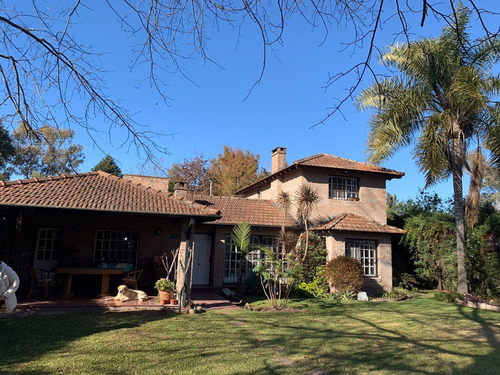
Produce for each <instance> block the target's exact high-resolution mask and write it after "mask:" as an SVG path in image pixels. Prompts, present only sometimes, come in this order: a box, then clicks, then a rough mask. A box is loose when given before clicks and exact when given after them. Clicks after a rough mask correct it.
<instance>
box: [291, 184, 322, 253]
mask: <svg viewBox="0 0 500 375" xmlns="http://www.w3.org/2000/svg"><path fill="white" fill-rule="evenodd" d="M319 199H320V197H319V194H318V192H317V190H316V189H315V188H313V187H312V185H310V184H307V183H303V184H302V185H300V186H299V187H298V188H297V190H296V191H295V194H294V195H293V201H294V203H295V204H296V205H297V213H298V215H299V219H300V222H301V224H302V225H304V230H305V235H306V240H305V250H304V256H303V257H302V262H304V261H305V260H306V258H307V247H308V245H309V220H310V216H311V213H312V210H313V209H314V206H316V204H317V203H318V201H319Z"/></svg>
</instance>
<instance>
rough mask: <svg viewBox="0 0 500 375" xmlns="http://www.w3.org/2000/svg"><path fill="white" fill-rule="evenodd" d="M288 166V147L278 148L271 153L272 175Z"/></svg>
mask: <svg viewBox="0 0 500 375" xmlns="http://www.w3.org/2000/svg"><path fill="white" fill-rule="evenodd" d="M286 166H287V164H286V147H276V148H275V149H274V150H273V151H271V173H274V172H277V171H279V170H280V169H283V168H285V167H286Z"/></svg>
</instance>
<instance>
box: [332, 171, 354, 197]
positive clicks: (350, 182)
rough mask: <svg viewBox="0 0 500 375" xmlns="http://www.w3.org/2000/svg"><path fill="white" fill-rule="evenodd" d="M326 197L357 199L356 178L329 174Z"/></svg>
mask: <svg viewBox="0 0 500 375" xmlns="http://www.w3.org/2000/svg"><path fill="white" fill-rule="evenodd" d="M328 198H330V199H344V200H358V199H359V195H358V179H357V178H354V177H342V176H330V179H329V189H328Z"/></svg>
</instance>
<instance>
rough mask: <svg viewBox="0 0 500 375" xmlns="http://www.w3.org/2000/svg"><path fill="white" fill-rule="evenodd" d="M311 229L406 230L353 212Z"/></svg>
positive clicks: (351, 230) (398, 232) (373, 231)
mask: <svg viewBox="0 0 500 375" xmlns="http://www.w3.org/2000/svg"><path fill="white" fill-rule="evenodd" d="M311 230H315V231H328V230H338V231H350V232H370V233H390V234H405V233H406V231H405V230H403V229H399V228H396V227H393V226H390V225H384V224H379V223H377V222H375V221H371V220H368V219H367V218H365V217H363V216H359V215H356V214H351V213H344V214H341V215H338V216H336V217H335V218H333V219H332V220H330V221H329V222H327V223H325V224H321V225H317V226H315V227H314V228H312V229H311Z"/></svg>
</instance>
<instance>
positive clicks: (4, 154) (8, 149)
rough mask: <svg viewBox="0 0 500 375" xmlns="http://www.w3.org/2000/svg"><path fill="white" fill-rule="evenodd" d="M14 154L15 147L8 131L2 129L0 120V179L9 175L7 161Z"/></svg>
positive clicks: (4, 178) (6, 178)
mask: <svg viewBox="0 0 500 375" xmlns="http://www.w3.org/2000/svg"><path fill="white" fill-rule="evenodd" d="M14 155H15V148H14V145H13V142H12V138H11V137H10V135H9V132H8V131H7V130H5V129H4V127H3V126H2V123H1V122H0V180H2V181H3V180H8V179H9V177H10V172H9V169H8V168H7V163H8V162H9V161H10V160H11V159H12V157H13V156H14Z"/></svg>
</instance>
